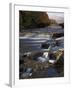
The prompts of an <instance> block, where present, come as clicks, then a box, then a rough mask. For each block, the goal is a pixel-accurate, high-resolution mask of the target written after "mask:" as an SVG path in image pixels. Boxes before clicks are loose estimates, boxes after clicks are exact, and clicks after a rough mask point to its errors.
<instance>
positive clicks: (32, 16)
mask: <svg viewBox="0 0 72 90" xmlns="http://www.w3.org/2000/svg"><path fill="white" fill-rule="evenodd" d="M49 23H50V20H49V17H48V14H47V13H46V12H36V11H20V12H19V27H20V31H21V30H22V29H30V28H39V27H45V26H48V25H49Z"/></svg>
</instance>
